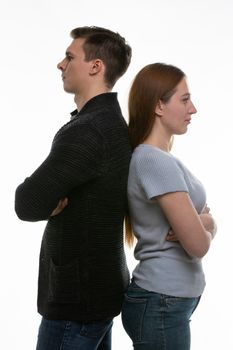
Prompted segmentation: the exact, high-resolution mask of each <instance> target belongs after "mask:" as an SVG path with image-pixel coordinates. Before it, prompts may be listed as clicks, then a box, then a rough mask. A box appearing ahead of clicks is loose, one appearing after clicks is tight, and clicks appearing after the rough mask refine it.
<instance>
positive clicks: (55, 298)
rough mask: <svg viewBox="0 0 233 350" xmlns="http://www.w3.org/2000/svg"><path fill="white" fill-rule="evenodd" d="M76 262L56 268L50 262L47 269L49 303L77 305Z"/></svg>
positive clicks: (77, 273) (77, 279) (77, 282)
mask: <svg viewBox="0 0 233 350" xmlns="http://www.w3.org/2000/svg"><path fill="white" fill-rule="evenodd" d="M79 283H80V282H79V268H78V261H77V260H74V261H72V262H71V263H69V264H66V265H62V266H57V265H55V264H54V262H53V261H52V260H50V268H49V302H54V303H67V304H68V303H78V302H79V301H80V293H79Z"/></svg>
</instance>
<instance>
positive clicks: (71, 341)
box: [36, 318, 113, 350]
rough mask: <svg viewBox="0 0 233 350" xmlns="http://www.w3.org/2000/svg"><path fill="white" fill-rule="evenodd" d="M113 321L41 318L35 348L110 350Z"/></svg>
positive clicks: (39, 349)
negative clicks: (82, 321) (85, 321)
mask: <svg viewBox="0 0 233 350" xmlns="http://www.w3.org/2000/svg"><path fill="white" fill-rule="evenodd" d="M112 324H113V321H112V320H110V319H108V320H103V321H96V322H92V323H77V322H70V321H53V320H46V319H45V318H42V321H41V324H40V328H39V334H38V342H37V347H36V350H111V331H112Z"/></svg>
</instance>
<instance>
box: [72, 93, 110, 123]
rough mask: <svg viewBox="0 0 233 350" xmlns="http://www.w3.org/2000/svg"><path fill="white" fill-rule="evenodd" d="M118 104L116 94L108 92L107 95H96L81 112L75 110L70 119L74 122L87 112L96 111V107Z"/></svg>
mask: <svg viewBox="0 0 233 350" xmlns="http://www.w3.org/2000/svg"><path fill="white" fill-rule="evenodd" d="M116 102H117V93H116V92H106V93H103V94H100V95H96V96H94V97H92V98H91V99H90V100H88V101H87V102H86V103H85V105H84V106H83V107H82V109H81V110H80V111H78V110H77V109H75V110H74V111H73V112H71V113H70V115H71V118H70V119H71V120H73V119H75V118H77V117H78V116H80V115H82V114H84V113H86V112H91V111H93V110H94V109H96V107H99V106H100V107H102V106H107V105H113V104H115V103H116Z"/></svg>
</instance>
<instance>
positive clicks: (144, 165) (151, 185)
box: [137, 150, 188, 199]
mask: <svg viewBox="0 0 233 350" xmlns="http://www.w3.org/2000/svg"><path fill="white" fill-rule="evenodd" d="M137 171H138V177H139V179H140V180H139V181H140V184H141V186H142V188H143V190H144V192H145V194H146V197H147V198H148V199H152V198H154V197H156V196H159V195H163V194H166V193H170V192H188V187H187V184H186V182H185V179H184V173H183V171H182V168H181V167H180V165H179V164H178V162H177V160H176V158H174V157H173V156H172V155H171V154H169V153H165V152H163V151H160V150H150V151H149V152H148V151H147V152H145V153H144V154H143V155H141V157H140V159H139V160H138V164H137Z"/></svg>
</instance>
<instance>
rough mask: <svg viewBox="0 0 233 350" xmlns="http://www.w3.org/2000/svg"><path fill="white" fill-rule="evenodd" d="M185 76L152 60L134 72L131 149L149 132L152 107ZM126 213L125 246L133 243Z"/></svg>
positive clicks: (168, 96) (130, 110) (166, 65)
mask: <svg viewBox="0 0 233 350" xmlns="http://www.w3.org/2000/svg"><path fill="white" fill-rule="evenodd" d="M184 77H185V74H184V72H182V70H180V69H179V68H177V67H175V66H172V65H168V64H164V63H153V64H149V65H147V66H145V67H144V68H142V69H141V70H140V71H139V72H138V74H137V75H136V77H135V79H134V81H133V84H132V86H131V89H130V92H129V101H128V110H129V137H130V142H131V145H132V148H133V150H134V149H135V148H136V147H137V146H138V145H139V144H141V143H143V142H144V140H145V139H146V138H147V137H148V136H149V135H150V133H151V130H152V127H153V125H154V121H155V118H156V114H155V107H156V106H157V104H158V103H159V101H162V102H163V103H166V102H168V101H169V99H170V98H171V97H172V95H173V94H174V93H175V91H176V86H177V85H178V84H179V82H180V81H181V80H182V79H183V78H184ZM134 237H135V236H134V233H133V230H132V225H131V220H130V215H129V213H128V214H127V215H126V217H125V240H126V243H127V244H128V246H132V245H133V243H134Z"/></svg>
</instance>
